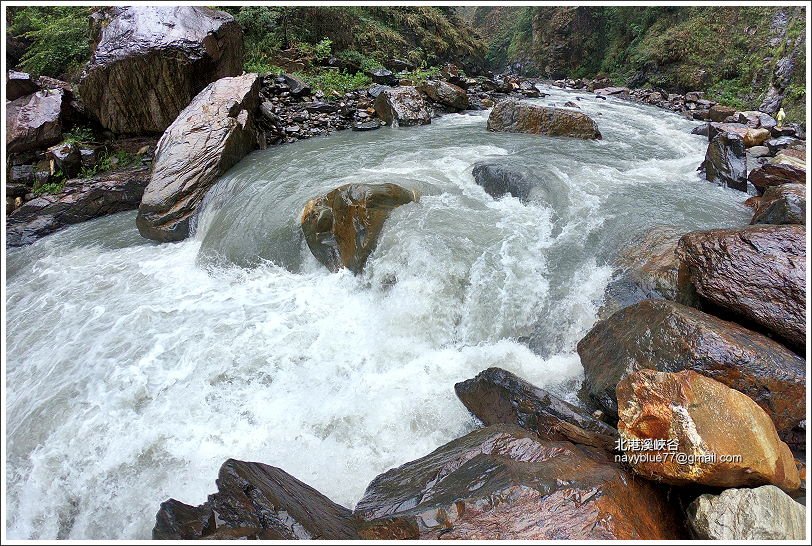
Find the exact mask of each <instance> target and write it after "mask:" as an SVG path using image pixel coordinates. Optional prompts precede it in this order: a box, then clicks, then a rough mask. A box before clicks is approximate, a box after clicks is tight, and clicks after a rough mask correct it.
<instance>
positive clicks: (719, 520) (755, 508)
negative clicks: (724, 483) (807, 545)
mask: <svg viewBox="0 0 812 546" xmlns="http://www.w3.org/2000/svg"><path fill="white" fill-rule="evenodd" d="M688 523H689V524H690V526H691V531H692V532H693V534H694V536H695V537H696V538H698V539H702V540H803V539H804V538H806V537H805V534H806V510H804V507H803V506H802V505H800V504H798V503H797V502H795V501H794V500H793V499H792V497H790V496H789V495H787V494H786V493H784V492H783V491H781V490H780V489H778V488H777V487H775V486H773V485H762V486H761V487H756V488H755V489H726V490H725V491H722V492H721V493H720V494H719V495H710V494H705V495H700V496H699V497H697V499H696V500H694V501H693V502H692V503H691V504H690V505H689V506H688Z"/></svg>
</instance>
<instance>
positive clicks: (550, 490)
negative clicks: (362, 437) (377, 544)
mask: <svg viewBox="0 0 812 546" xmlns="http://www.w3.org/2000/svg"><path fill="white" fill-rule="evenodd" d="M354 516H355V518H356V519H357V520H358V521H359V534H360V535H361V537H362V538H365V539H376V540H390V539H415V540H416V539H421V540H426V539H436V538H443V539H476V540H498V539H512V540H554V539H580V540H596V539H624V540H633V539H660V540H662V539H675V538H680V535H679V531H678V529H677V525H676V510H675V508H674V507H673V506H671V505H670V504H669V503H668V502H667V501H666V498H665V496H664V494H663V492H662V491H660V490H659V489H658V487H657V486H656V485H655V484H653V483H651V482H648V481H645V480H635V479H633V477H632V476H631V475H630V474H629V473H628V472H627V471H626V470H624V469H623V468H622V467H621V466H620V465H618V464H615V463H613V462H611V461H610V460H609V458H608V456H607V455H606V454H605V453H604V452H603V451H601V450H598V449H595V448H592V447H587V446H577V445H575V444H572V443H570V442H551V441H545V440H540V439H539V438H538V437H537V436H536V435H535V434H534V433H532V432H529V431H526V430H524V429H521V428H518V427H515V426H511V425H495V426H491V427H486V428H484V429H480V430H477V431H474V432H472V433H470V434H468V435H466V436H463V437H462V438H458V439H456V440H454V441H452V442H450V443H448V444H446V445H444V446H441V447H439V448H438V449H437V450H435V451H434V452H432V453H431V454H429V455H426V456H425V457H422V458H420V459H418V460H416V461H412V462H409V463H406V464H404V465H402V466H400V467H398V468H394V469H392V470H389V471H388V472H386V473H384V474H381V475H380V476H378V477H377V478H375V479H374V480H373V481H372V483H371V484H370V485H369V487H368V488H367V490H366V492H365V493H364V496H363V498H362V499H361V500H360V501H359V502H358V504H357V506H356V507H355V511H354Z"/></svg>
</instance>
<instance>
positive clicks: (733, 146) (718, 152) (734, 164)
mask: <svg viewBox="0 0 812 546" xmlns="http://www.w3.org/2000/svg"><path fill="white" fill-rule="evenodd" d="M700 170H701V171H702V172H704V175H705V178H707V180H708V181H709V182H713V183H714V184H718V185H720V186H725V187H728V188H733V189H736V190H740V191H747V155H746V153H745V144H744V140H742V138H741V137H740V136H739V135H738V134H736V133H733V132H721V133H719V134H717V135H716V136H714V137H713V140H711V142H710V144H709V145H708V151H707V153H706V154H705V161H704V162H703V163H702V166H701V167H700Z"/></svg>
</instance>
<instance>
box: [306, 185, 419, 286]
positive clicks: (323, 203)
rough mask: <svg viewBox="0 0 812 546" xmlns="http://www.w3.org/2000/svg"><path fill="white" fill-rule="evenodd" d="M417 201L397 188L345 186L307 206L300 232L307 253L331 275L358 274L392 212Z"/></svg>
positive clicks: (409, 192) (390, 186)
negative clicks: (301, 232) (347, 272)
mask: <svg viewBox="0 0 812 546" xmlns="http://www.w3.org/2000/svg"><path fill="white" fill-rule="evenodd" d="M412 201H417V194H416V193H415V192H413V191H411V190H407V189H404V188H402V187H400V186H398V185H397V184H346V185H344V186H340V187H338V188H336V189H334V190H332V191H331V192H329V193H327V194H326V195H323V196H321V197H316V198H314V199H311V200H310V201H308V202H307V204H306V205H305V207H304V210H303V211H302V219H301V223H302V231H303V232H304V236H305V241H307V246H308V247H309V248H310V251H311V252H312V253H313V255H314V256H315V257H316V259H317V260H318V261H320V262H321V263H322V264H324V265H325V266H327V268H328V269H329V270H330V271H338V270H339V269H341V268H344V267H346V268H347V269H349V270H350V271H352V272H353V273H360V272H361V270H362V269H363V268H364V264H365V263H366V261H367V258H369V256H370V254H372V251H373V250H375V246H376V245H377V243H378V236H379V235H380V233H381V230H382V229H383V224H384V222H385V221H386V219H387V218H389V214H390V213H391V212H392V209H394V208H395V207H398V206H400V205H405V204H406V203H411V202H412Z"/></svg>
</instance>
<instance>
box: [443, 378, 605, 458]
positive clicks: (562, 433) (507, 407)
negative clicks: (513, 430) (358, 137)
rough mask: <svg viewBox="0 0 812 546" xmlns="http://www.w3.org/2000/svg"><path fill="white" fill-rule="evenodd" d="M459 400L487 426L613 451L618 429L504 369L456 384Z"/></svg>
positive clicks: (455, 389) (455, 388)
mask: <svg viewBox="0 0 812 546" xmlns="http://www.w3.org/2000/svg"><path fill="white" fill-rule="evenodd" d="M454 391H455V392H456V393H457V397H458V398H459V399H460V400H461V401H462V403H463V404H465V407H466V408H468V410H469V411H470V412H471V413H473V414H474V415H475V416H476V417H477V418H478V419H479V420H480V421H482V422H483V423H484V424H485V425H496V424H499V423H504V424H515V425H518V426H520V427H522V428H524V429H527V430H530V431H533V432H535V433H536V434H538V435H539V437H541V438H543V439H545V440H568V441H570V442H573V443H576V444H584V445H589V446H594V447H599V448H603V449H606V450H610V451H611V450H612V449H614V448H615V441H616V440H617V430H615V429H614V428H613V427H611V426H609V425H607V424H606V423H604V422H603V421H599V420H597V419H595V418H594V417H593V416H592V415H590V414H589V413H587V412H585V411H583V410H581V409H580V408H577V407H576V406H573V405H572V404H570V403H568V402H565V401H564V400H561V399H560V398H558V397H556V396H555V395H553V394H551V393H549V392H547V391H546V390H544V389H540V388H538V387H536V386H534V385H531V384H530V383H528V382H527V381H525V380H523V379H521V378H520V377H517V376H516V375H514V374H512V373H510V372H508V371H506V370H503V369H501V368H488V369H487V370H485V371H483V372H481V373H479V374H478V375H477V376H476V377H475V378H473V379H469V380H467V381H463V382H461V383H457V384H456V385H454Z"/></svg>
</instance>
